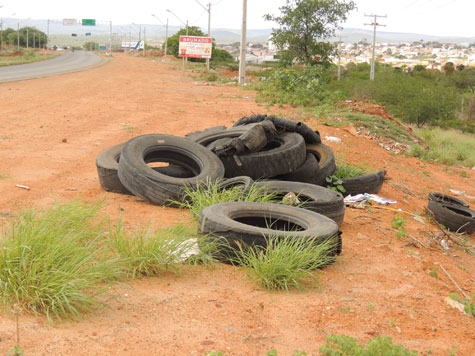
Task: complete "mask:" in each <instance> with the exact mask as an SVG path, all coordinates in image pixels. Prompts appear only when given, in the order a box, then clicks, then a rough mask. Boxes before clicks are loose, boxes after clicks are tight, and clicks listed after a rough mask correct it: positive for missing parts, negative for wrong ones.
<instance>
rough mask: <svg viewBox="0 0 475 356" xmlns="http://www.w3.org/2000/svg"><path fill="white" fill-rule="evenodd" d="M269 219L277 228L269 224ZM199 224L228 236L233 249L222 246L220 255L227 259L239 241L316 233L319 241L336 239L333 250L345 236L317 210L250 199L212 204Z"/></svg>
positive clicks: (263, 241) (217, 234)
mask: <svg viewBox="0 0 475 356" xmlns="http://www.w3.org/2000/svg"><path fill="white" fill-rule="evenodd" d="M269 220H271V222H272V223H273V225H274V226H273V227H275V228H273V229H269V228H268V226H269ZM277 224H280V225H277ZM198 226H199V228H198V229H199V233H201V234H207V235H208V238H216V237H217V238H224V239H225V240H226V242H227V243H228V244H229V247H230V248H231V249H229V247H228V248H226V247H224V246H222V247H221V249H220V250H221V251H220V253H218V256H217V258H218V259H220V260H222V261H225V262H229V259H230V258H232V256H233V252H232V251H233V250H239V244H241V245H242V246H265V245H266V238H268V237H269V236H272V237H276V238H279V237H292V238H298V239H305V238H313V237H316V239H317V243H318V241H322V242H323V241H326V240H327V239H336V241H335V249H334V250H333V251H332V253H331V254H332V255H338V254H340V253H341V247H342V244H341V236H340V234H339V231H338V226H337V225H336V223H335V222H334V221H333V220H331V219H329V218H327V217H325V216H323V215H321V214H318V213H315V212H313V211H309V210H305V209H300V208H295V207H292V206H287V205H281V204H269V203H246V202H231V203H220V204H216V205H211V206H208V207H206V208H204V209H203V210H202V211H201V214H200V218H199V221H198ZM292 227H299V228H300V231H295V230H294V231H292ZM289 230H290V231H289ZM236 242H238V243H236Z"/></svg>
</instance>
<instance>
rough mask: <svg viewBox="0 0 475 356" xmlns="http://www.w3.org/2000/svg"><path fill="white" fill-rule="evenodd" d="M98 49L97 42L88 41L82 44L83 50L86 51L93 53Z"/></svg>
mask: <svg viewBox="0 0 475 356" xmlns="http://www.w3.org/2000/svg"><path fill="white" fill-rule="evenodd" d="M98 48H99V43H97V42H93V41H89V42H86V43H84V49H86V50H88V51H94V50H95V49H98Z"/></svg>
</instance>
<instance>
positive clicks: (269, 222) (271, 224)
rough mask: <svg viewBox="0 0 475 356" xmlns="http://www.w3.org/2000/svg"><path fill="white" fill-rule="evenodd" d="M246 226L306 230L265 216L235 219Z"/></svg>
mask: <svg viewBox="0 0 475 356" xmlns="http://www.w3.org/2000/svg"><path fill="white" fill-rule="evenodd" d="M234 220H235V221H237V222H240V223H242V224H246V225H252V226H256V227H261V228H264V229H271V230H279V231H305V228H304V227H302V226H300V225H298V224H295V223H293V222H291V221H287V220H282V219H274V218H271V217H264V216H243V217H239V218H235V219H234Z"/></svg>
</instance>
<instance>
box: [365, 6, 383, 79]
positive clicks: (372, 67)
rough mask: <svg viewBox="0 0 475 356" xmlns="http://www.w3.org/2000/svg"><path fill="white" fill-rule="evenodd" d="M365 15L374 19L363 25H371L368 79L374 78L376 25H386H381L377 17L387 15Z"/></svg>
mask: <svg viewBox="0 0 475 356" xmlns="http://www.w3.org/2000/svg"><path fill="white" fill-rule="evenodd" d="M365 16H366V17H373V18H374V20H373V22H372V23H365V26H373V29H374V30H373V55H372V58H371V72H370V74H369V79H370V80H374V54H375V47H376V27H378V26H386V25H381V24H379V23H378V21H377V18H378V17H387V15H384V16H383V15H373V14H372V15H366V14H365Z"/></svg>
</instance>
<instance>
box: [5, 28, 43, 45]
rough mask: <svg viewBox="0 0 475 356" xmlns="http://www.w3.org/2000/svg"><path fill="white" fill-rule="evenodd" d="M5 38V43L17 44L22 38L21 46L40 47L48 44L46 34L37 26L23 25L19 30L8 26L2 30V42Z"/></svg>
mask: <svg viewBox="0 0 475 356" xmlns="http://www.w3.org/2000/svg"><path fill="white" fill-rule="evenodd" d="M1 38H3V41H4V44H6V45H10V46H16V45H17V44H18V40H20V41H19V42H20V47H27V41H28V47H30V48H33V47H35V48H39V47H44V45H45V44H46V34H45V33H44V32H42V31H40V30H38V29H36V28H35V27H22V28H20V30H19V31H17V30H14V29H12V28H7V29H5V30H3V31H0V42H1Z"/></svg>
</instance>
